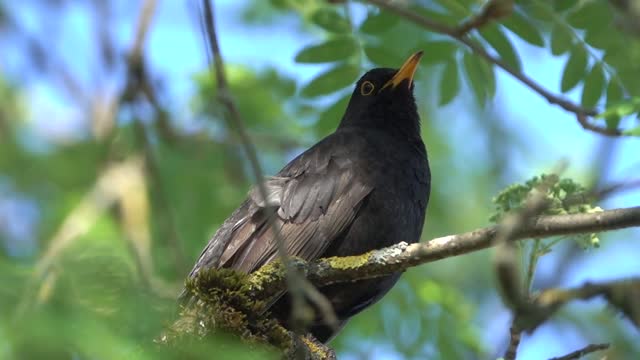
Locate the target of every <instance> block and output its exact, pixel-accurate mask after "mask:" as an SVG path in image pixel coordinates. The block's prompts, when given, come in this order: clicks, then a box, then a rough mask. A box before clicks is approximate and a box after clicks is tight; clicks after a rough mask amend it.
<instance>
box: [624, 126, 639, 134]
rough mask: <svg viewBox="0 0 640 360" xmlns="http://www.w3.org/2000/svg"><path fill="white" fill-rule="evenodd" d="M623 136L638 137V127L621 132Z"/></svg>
mask: <svg viewBox="0 0 640 360" xmlns="http://www.w3.org/2000/svg"><path fill="white" fill-rule="evenodd" d="M623 134H625V135H631V136H640V126H637V127H634V128H632V129H629V130H625V131H623Z"/></svg>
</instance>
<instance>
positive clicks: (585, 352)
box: [549, 344, 610, 360]
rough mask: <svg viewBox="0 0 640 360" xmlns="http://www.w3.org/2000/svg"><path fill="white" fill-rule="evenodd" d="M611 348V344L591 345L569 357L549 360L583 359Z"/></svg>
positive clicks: (568, 355) (570, 354) (572, 353)
mask: <svg viewBox="0 0 640 360" xmlns="http://www.w3.org/2000/svg"><path fill="white" fill-rule="evenodd" d="M609 347H610V345H609V344H589V345H587V346H585V347H584V348H582V349H580V350H576V351H574V352H571V353H569V354H567V355H563V356H558V357H553V358H550V359H549V360H575V359H580V358H581V357H583V356H585V355H588V354H591V353H593V352H596V351H602V350H607V349H608V348H609Z"/></svg>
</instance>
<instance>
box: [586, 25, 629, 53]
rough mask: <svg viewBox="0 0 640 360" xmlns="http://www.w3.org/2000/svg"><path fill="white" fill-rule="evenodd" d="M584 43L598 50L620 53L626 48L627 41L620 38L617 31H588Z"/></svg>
mask: <svg viewBox="0 0 640 360" xmlns="http://www.w3.org/2000/svg"><path fill="white" fill-rule="evenodd" d="M584 41H585V42H586V43H587V44H589V45H591V46H593V47H595V48H598V49H603V50H609V49H610V50H613V51H616V52H620V49H621V48H624V47H625V46H626V43H625V41H626V39H625V37H623V36H620V35H619V34H618V33H617V31H615V29H613V28H611V29H587V30H586V32H585V34H584Z"/></svg>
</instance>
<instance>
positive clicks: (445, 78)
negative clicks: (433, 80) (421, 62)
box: [438, 59, 460, 106]
mask: <svg viewBox="0 0 640 360" xmlns="http://www.w3.org/2000/svg"><path fill="white" fill-rule="evenodd" d="M459 92H460V75H459V74H458V65H457V64H456V61H455V60H454V59H452V60H451V61H449V62H447V63H446V65H445V66H444V70H443V71H442V76H441V77H440V98H439V99H438V105H440V106H444V105H447V104H448V103H450V102H451V101H452V100H453V99H454V98H455V97H456V95H458V93H459Z"/></svg>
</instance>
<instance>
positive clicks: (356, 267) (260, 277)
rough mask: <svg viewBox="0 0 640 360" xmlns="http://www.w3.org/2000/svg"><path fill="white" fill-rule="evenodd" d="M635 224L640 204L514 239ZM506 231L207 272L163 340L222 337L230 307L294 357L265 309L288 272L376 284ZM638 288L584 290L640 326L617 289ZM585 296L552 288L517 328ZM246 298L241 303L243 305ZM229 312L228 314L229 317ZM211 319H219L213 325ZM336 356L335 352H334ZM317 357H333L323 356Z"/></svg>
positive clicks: (551, 219)
mask: <svg viewBox="0 0 640 360" xmlns="http://www.w3.org/2000/svg"><path fill="white" fill-rule="evenodd" d="M633 226H640V206H639V207H632V208H624V209H614V210H606V211H602V212H596V213H585V214H571V215H548V216H538V217H535V218H531V219H528V220H525V221H523V222H522V224H521V225H520V226H519V228H518V229H514V231H513V233H512V234H511V235H510V237H509V239H508V241H515V240H521V239H526V238H544V237H549V236H557V235H570V234H582V233H592V232H602V231H610V230H616V229H622V228H628V227H633ZM498 231H499V227H498V226H491V227H486V228H481V229H477V230H474V231H470V232H466V233H462V234H456V235H449V236H444V237H440V238H435V239H432V240H430V241H427V242H423V243H417V244H411V245H408V244H406V243H400V244H396V245H394V246H391V247H388V248H384V249H380V250H374V251H371V252H368V253H365V254H362V255H357V256H348V257H333V258H324V259H319V260H316V261H312V262H305V261H303V260H300V259H297V258H293V259H290V261H289V263H288V264H287V266H284V265H283V264H282V263H281V262H280V261H275V262H273V263H270V264H268V265H266V266H264V267H263V268H261V269H260V270H258V271H256V272H254V273H252V274H250V275H242V274H238V273H236V272H233V271H230V270H227V269H222V270H215V269H214V270H210V271H204V272H202V273H200V274H199V275H198V276H197V277H196V278H195V279H192V280H189V281H188V284H187V289H189V291H191V292H192V295H193V296H195V297H196V298H198V299H199V300H198V301H197V302H196V305H195V307H192V308H185V309H183V311H182V313H181V315H180V318H179V319H178V320H176V322H175V323H174V325H172V326H171V327H170V328H169V330H168V331H167V333H166V334H164V335H163V336H162V337H161V338H160V339H159V342H160V343H162V344H165V345H170V344H175V343H177V342H180V341H179V339H181V338H183V337H184V336H185V335H186V337H189V335H195V336H197V337H203V336H206V334H208V333H212V332H214V331H215V328H218V327H220V326H223V328H224V323H220V319H219V317H220V315H219V314H217V313H216V309H220V308H222V309H225V308H227V309H230V310H231V312H232V313H237V314H238V316H239V318H240V319H244V320H242V321H243V322H246V321H248V320H247V319H257V320H256V321H257V323H256V324H257V325H256V324H253V325H251V324H249V323H248V324H247V325H246V326H247V329H248V330H246V331H245V330H244V328H242V329H236V331H235V333H240V334H244V333H249V334H250V336H251V337H252V338H254V339H263V340H262V341H266V342H268V343H271V344H272V345H275V346H277V347H278V348H280V349H282V350H285V352H287V353H290V351H291V348H292V342H291V339H295V338H296V337H295V336H293V334H292V333H290V332H288V331H287V330H286V329H284V328H282V327H281V326H279V325H278V324H271V323H269V321H273V320H269V318H268V317H269V315H268V312H266V310H267V309H266V308H265V304H269V303H270V301H269V300H270V299H271V298H272V297H273V296H277V295H279V294H280V293H281V292H282V291H286V290H287V272H288V271H287V270H289V271H291V269H296V270H297V271H299V272H300V273H302V274H304V275H305V276H306V278H307V279H308V281H310V282H311V284H313V285H315V286H317V287H322V286H326V285H330V284H334V283H339V282H352V281H357V280H362V279H370V278H376V277H380V276H385V275H389V274H392V273H395V272H398V271H404V270H406V269H408V268H410V267H413V266H417V265H420V264H425V263H429V262H433V261H436V260H440V259H444V258H449V257H453V256H457V255H463V254H467V253H470V252H473V251H477V250H481V249H485V248H488V247H491V246H494V245H497V242H496V241H495V240H496V237H497V236H498ZM225 274H227V275H225ZM229 274H230V275H229ZM229 276H230V277H229ZM229 279H231V280H229ZM216 284H223V286H222V287H220V288H218V287H217V285H216ZM620 284H622V285H620ZM629 284H631V285H629ZM637 284H638V283H637V281H636V280H634V281H632V282H629V281H626V282H620V283H615V284H604V285H599V286H594V285H589V286H586V287H585V289H586V290H584V291H588V293H587V295H589V296H595V295H605V296H607V299H609V298H611V299H609V301H610V302H612V304H613V303H615V305H616V307H618V308H619V309H621V310H622V311H623V312H624V313H625V314H628V316H629V317H630V318H631V319H632V321H635V320H636V319H637V313H636V311H635V309H636V305H637V304H636V302H635V301H631V300H633V299H631V298H634V296H620V295H619V294H620V293H621V292H613V291H610V289H611V288H614V287H615V288H616V289H617V288H621V287H623V288H624V289H626V290H625V291H626V292H624V294H629V293H630V292H629V291H627V290H628V288H630V287H632V288H633V289H636V287H637ZM593 289H595V290H593ZM225 291H226V292H228V293H230V294H232V298H231V299H227V300H225V299H224V296H217V295H216V296H213V298H212V299H210V298H211V297H212V295H207V294H214V295H215V294H221V293H224V292H225ZM584 291H583V290H580V289H579V290H569V292H570V294H575V296H560V297H559V298H558V297H557V296H555V297H554V296H551V295H553V294H558V293H559V292H558V290H556V289H552V291H551V292H545V293H543V294H541V296H540V297H538V298H536V300H535V301H534V303H535V305H536V307H535V309H534V310H540V309H542V310H544V311H542V312H540V311H535V312H533V313H532V315H531V316H530V318H529V320H531V319H533V321H528V322H529V323H531V324H533V326H531V327H528V326H522V324H519V325H518V324H514V326H518V327H519V328H523V329H525V330H533V329H534V328H535V326H536V324H539V323H538V322H537V321H538V319H542V321H544V320H545V319H546V318H548V316H550V315H551V314H553V312H554V311H555V310H556V309H557V308H558V307H559V306H561V305H562V304H564V302H563V301H562V300H563V299H564V300H566V299H579V298H585V297H587V295H584ZM634 291H635V290H634ZM614 293H615V294H617V295H615V294H614ZM198 294H201V295H198ZM549 294H551V295H549ZM560 294H564V293H560ZM611 294H614V295H615V296H613V295H611ZM556 298H558V299H556ZM238 299H241V301H239V300H238ZM554 299H555V300H554ZM629 299H631V300H629ZM221 301H222V302H221ZM238 303H240V304H249V305H246V306H245V305H243V306H241V307H240V308H239V309H234V308H233V306H231V305H230V304H238ZM630 304H631V305H633V306H631V305H630ZM230 306H231V307H230ZM627 308H629V309H631V308H633V309H634V310H633V311H631V310H628V309H627ZM224 313H227V312H226V311H225V312H224ZM243 314H244V315H243ZM539 315H540V316H539ZM210 318H211V319H212V320H209V319H210ZM237 323H238V322H237V321H234V322H232V324H235V325H236V327H237ZM207 324H213V325H212V326H213V327H212V328H210V327H209V325H207ZM265 324H267V325H268V326H267V325H265ZM269 324H271V325H269ZM243 326H244V325H243ZM238 330H241V331H238ZM199 334H200V335H199ZM287 334H288V335H287ZM265 339H266V340H265ZM270 339H281V341H279V342H278V343H277V344H274V343H273V342H272V341H271V340H270ZM282 339H284V340H282ZM306 349H307V350H309V353H308V354H311V355H313V356H316V355H318V352H316V351H314V350H312V349H311V348H309V347H306ZM329 354H331V353H330V352H329ZM316 358H331V357H330V356H328V357H326V356H319V357H316Z"/></svg>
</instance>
